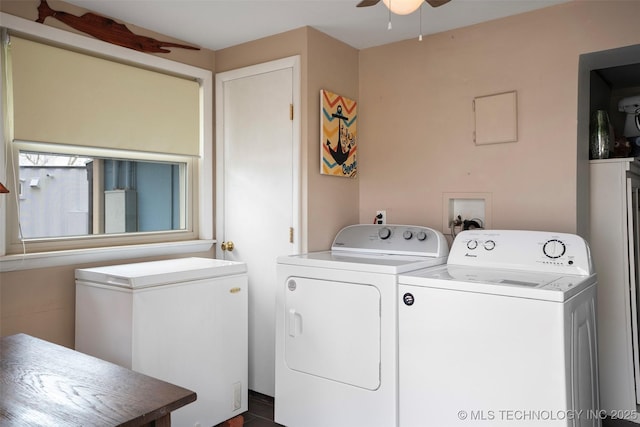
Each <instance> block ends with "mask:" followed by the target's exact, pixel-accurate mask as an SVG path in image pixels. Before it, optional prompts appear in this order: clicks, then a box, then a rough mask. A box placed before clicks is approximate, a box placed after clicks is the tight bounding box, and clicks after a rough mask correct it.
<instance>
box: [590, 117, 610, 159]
mask: <svg viewBox="0 0 640 427" xmlns="http://www.w3.org/2000/svg"><path fill="white" fill-rule="evenodd" d="M589 127H590V129H589V146H590V149H591V158H592V159H608V158H609V150H610V148H611V140H612V137H613V131H612V127H611V123H610V122H609V115H608V114H607V112H606V111H605V110H596V111H595V112H594V113H593V115H592V116H591V123H590V126H589Z"/></svg>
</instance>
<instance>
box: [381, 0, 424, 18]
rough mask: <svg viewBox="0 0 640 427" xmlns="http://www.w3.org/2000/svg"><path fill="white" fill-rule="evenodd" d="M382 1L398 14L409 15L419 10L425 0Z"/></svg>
mask: <svg viewBox="0 0 640 427" xmlns="http://www.w3.org/2000/svg"><path fill="white" fill-rule="evenodd" d="M382 2H383V3H384V5H385V6H387V7H388V8H389V10H390V11H391V12H393V13H395V14H396V15H409V14H410V13H413V12H415V11H416V10H418V8H419V7H420V6H421V5H422V3H423V2H424V0H382Z"/></svg>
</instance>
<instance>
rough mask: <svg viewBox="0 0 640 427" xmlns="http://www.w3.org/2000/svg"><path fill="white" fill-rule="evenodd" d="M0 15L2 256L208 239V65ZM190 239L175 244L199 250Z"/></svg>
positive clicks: (209, 221) (209, 148) (211, 114)
mask: <svg viewBox="0 0 640 427" xmlns="http://www.w3.org/2000/svg"><path fill="white" fill-rule="evenodd" d="M1 18H2V19H1V20H2V23H3V28H2V30H3V57H2V69H3V75H5V76H6V77H5V79H4V80H3V85H2V99H3V101H4V102H3V111H2V118H3V120H2V127H3V129H4V131H2V132H1V134H2V136H1V141H0V142H1V145H2V147H0V148H2V154H3V155H1V156H0V157H5V158H4V160H3V164H4V165H6V167H5V168H4V170H5V171H6V176H2V175H3V173H2V172H0V179H1V180H2V181H3V182H7V184H8V186H9V187H10V189H11V190H12V193H11V194H10V195H8V196H7V197H5V198H4V200H5V201H6V203H2V204H0V212H1V213H2V214H3V215H2V218H3V221H2V224H0V227H2V228H3V229H4V231H5V233H0V234H4V235H5V236H7V237H6V239H7V240H6V241H5V242H2V243H1V245H2V247H0V249H1V250H0V256H2V255H9V254H21V253H34V252H47V251H59V250H69V249H81V248H103V247H111V248H113V247H122V246H123V245H127V246H128V245H137V244H163V243H168V242H174V243H175V242H185V243H188V242H189V241H196V240H203V241H208V242H209V247H210V245H211V244H212V243H213V242H212V241H211V239H212V232H213V230H212V226H213V224H212V223H213V220H212V211H213V206H212V205H213V203H212V124H211V123H210V122H211V121H212V118H213V113H212V100H211V98H212V74H211V72H210V71H208V70H204V69H200V68H196V67H191V66H188V65H184V64H180V63H176V62H173V61H168V60H166V59H164V58H160V57H156V56H152V55H149V54H144V53H140V52H136V51H132V50H129V49H125V48H121V47H118V46H114V45H110V44H107V43H104V42H101V41H98V40H93V39H90V38H87V37H84V36H80V35H76V34H72V33H68V32H66V31H62V30H58V29H55V28H52V27H48V26H43V25H41V24H35V23H32V22H30V21H25V20H23V19H21V18H18V17H14V16H11V15H7V14H4V13H2V16H1ZM14 32H15V33H16V34H18V33H19V36H16V35H14V34H13V33H14ZM31 38H33V40H32V39H31ZM36 39H37V40H38V41H37V42H36V41H34V40H36ZM41 40H47V42H41ZM7 41H10V44H8V43H7ZM49 43H50V44H49ZM31 61H36V62H35V63H34V62H31ZM37 61H44V62H40V63H38V62H37ZM70 64H71V65H70ZM60 67H62V68H60ZM64 67H67V68H64ZM69 67H70V68H69ZM7 70H8V71H10V72H5V71H7ZM43 82H44V83H43ZM205 118H206V119H205ZM7 136H8V138H7ZM0 160H2V159H0ZM21 229H22V230H21ZM194 244H195V245H200V246H199V247H198V249H195V248H194V249H193V250H189V248H188V247H187V246H188V244H187V245H178V246H184V247H185V249H184V252H190V251H191V252H196V251H199V250H202V249H201V248H202V247H203V246H202V245H201V244H198V243H197V242H196V243H194ZM170 246H176V245H175V244H174V245H167V248H169V247H170ZM123 250H124V249H123ZM167 253H176V252H175V250H174V249H172V250H171V251H169V252H167ZM154 254H161V253H160V252H157V251H156V252H154ZM142 255H147V254H140V256H142ZM120 257H122V255H120ZM0 261H1V260H0ZM76 262H77V261H76ZM57 265H59V264H57ZM26 268H28V267H26Z"/></svg>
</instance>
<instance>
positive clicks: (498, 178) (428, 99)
mask: <svg viewBox="0 0 640 427" xmlns="http://www.w3.org/2000/svg"><path fill="white" fill-rule="evenodd" d="M638 16H640V2H637V1H578V2H572V3H568V4H563V5H560V6H555V7H551V8H546V9H541V10H538V11H534V12H530V13H526V14H522V15H517V16H513V17H509V18H505V19H500V20H496V21H492V22H487V23H483V24H479V25H475V26H471V27H467V28H462V29H459V30H455V31H449V32H444V33H440V34H436V35H433V36H429V37H425V38H424V40H423V41H422V42H419V41H418V40H417V39H412V40H406V41H403V42H400V43H395V44H390V45H386V46H380V47H375V48H371V49H365V50H362V51H361V52H360V90H359V101H360V111H359V116H360V117H359V133H360V135H359V136H360V141H359V146H360V159H359V169H360V221H361V222H369V221H370V220H371V218H372V217H373V215H374V213H375V211H376V210H378V209H386V210H387V215H388V220H389V221H390V222H394V223H408V224H423V225H427V226H430V227H434V228H437V229H442V216H443V207H442V205H443V203H442V198H443V193H445V192H464V193H466V192H486V193H490V194H491V198H492V200H493V203H492V226H493V228H523V229H545V230H556V231H564V232H575V231H576V192H577V172H576V171H577V162H576V158H577V154H576V153H577V150H578V147H577V134H576V128H577V122H576V117H577V98H578V96H577V87H578V84H577V81H578V56H579V55H580V54H582V53H587V52H593V51H600V50H605V49H611V48H615V47H620V46H626V45H632V44H637V43H640V26H638V21H637V17H638ZM638 62H640V58H639V59H638ZM512 90H515V91H517V97H518V134H519V136H518V141H517V142H515V143H504V144H496V145H485V146H475V145H474V142H473V131H474V115H473V111H472V100H473V98H474V97H477V96H482V95H488V94H494V93H500V92H505V91H512ZM580 149H581V150H584V151H586V150H588V142H587V141H582V142H581V146H580Z"/></svg>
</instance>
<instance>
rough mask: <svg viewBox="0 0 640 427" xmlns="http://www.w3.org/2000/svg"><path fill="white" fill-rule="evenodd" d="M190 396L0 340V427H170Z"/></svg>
mask: <svg viewBox="0 0 640 427" xmlns="http://www.w3.org/2000/svg"><path fill="white" fill-rule="evenodd" d="M194 400H196V393H194V392H193V391H191V390H187V389H185V388H182V387H178V386H175V385H173V384H169V383H167V382H164V381H161V380H158V379H156V378H152V377H149V376H146V375H143V374H140V373H138V372H134V371H131V370H129V369H126V368H123V367H121V366H118V365H114V364H112V363H109V362H105V361H104V360H101V359H97V358H95V357H91V356H88V355H86V354H83V353H80V352H77V351H74V350H70V349H68V348H66V347H62V346H59V345H57V344H52V343H50V342H47V341H43V340H41V339H38V338H34V337H31V336H29V335H25V334H17V335H11V336H8V337H3V338H1V339H0V425H2V426H3V427H4V426H21V427H22V426H55V427H61V426H83V427H84V426H147V425H148V426H170V425H171V414H170V413H171V411H174V410H176V409H178V408H180V407H182V406H184V405H186V404H188V403H191V402H193V401H194Z"/></svg>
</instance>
